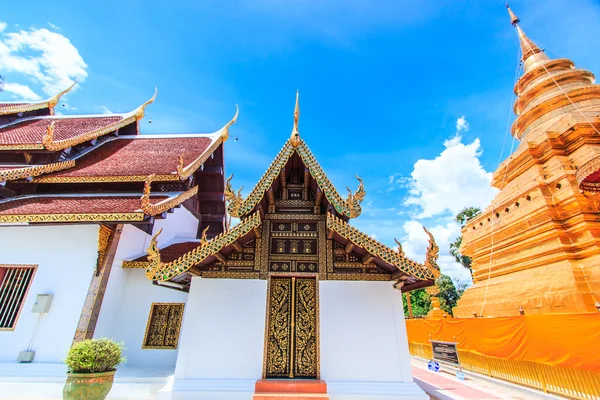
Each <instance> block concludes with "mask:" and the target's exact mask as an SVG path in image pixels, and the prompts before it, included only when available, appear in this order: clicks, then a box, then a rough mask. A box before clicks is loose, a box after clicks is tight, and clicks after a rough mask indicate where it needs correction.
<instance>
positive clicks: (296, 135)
mask: <svg viewBox="0 0 600 400" xmlns="http://www.w3.org/2000/svg"><path fill="white" fill-rule="evenodd" d="M299 120H300V91H299V90H296V107H294V127H293V128H292V134H291V136H290V143H291V144H292V147H298V145H300V142H301V139H300V132H299V131H298V121H299Z"/></svg>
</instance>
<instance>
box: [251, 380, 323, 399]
mask: <svg viewBox="0 0 600 400" xmlns="http://www.w3.org/2000/svg"><path fill="white" fill-rule="evenodd" d="M282 398H284V399H285V398H288V399H295V400H314V399H329V396H327V384H326V383H325V381H317V380H309V379H306V380H302V379H293V380H292V379H290V380H274V379H262V380H258V381H256V385H255V388H254V397H253V400H277V399H282Z"/></svg>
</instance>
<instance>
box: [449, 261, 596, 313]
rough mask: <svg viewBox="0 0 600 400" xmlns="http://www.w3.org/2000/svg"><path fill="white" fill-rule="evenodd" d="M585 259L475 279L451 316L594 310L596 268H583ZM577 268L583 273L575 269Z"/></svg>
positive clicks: (583, 311) (584, 311)
mask: <svg viewBox="0 0 600 400" xmlns="http://www.w3.org/2000/svg"><path fill="white" fill-rule="evenodd" d="M588 261H591V260H585V262H582V263H581V267H582V268H576V266H574V265H572V264H571V262H569V261H566V260H565V261H561V262H557V263H552V264H547V265H544V266H540V267H536V268H529V269H525V270H521V271H516V272H512V273H510V274H506V275H501V276H495V277H492V278H490V279H489V280H488V281H487V282H486V281H485V280H482V281H478V282H476V283H475V284H474V285H473V286H471V287H470V288H468V289H467V290H466V291H465V293H464V294H463V295H462V297H461V299H460V300H459V301H458V305H457V306H456V307H454V309H453V312H454V316H455V317H458V318H469V317H473V316H474V314H476V315H477V316H480V317H481V316H483V317H508V316H516V315H519V310H523V312H525V314H551V313H573V314H578V313H586V312H598V311H597V310H596V308H595V300H594V298H593V296H592V295H591V293H590V292H589V291H590V286H594V285H593V282H594V280H593V279H592V278H593V276H594V274H593V273H592V272H594V271H596V272H597V271H598V270H600V268H598V267H588V268H586V267H587V265H586V264H587V262H588ZM578 269H579V270H581V271H583V272H585V273H577V272H576V271H577V270H578ZM586 270H587V271H586ZM585 275H587V277H586V276H585ZM597 275H598V274H597ZM599 280H600V279H598V278H596V282H597V281H599ZM482 309H483V310H482ZM482 314H483V315H482Z"/></svg>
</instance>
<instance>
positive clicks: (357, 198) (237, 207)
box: [226, 140, 366, 218]
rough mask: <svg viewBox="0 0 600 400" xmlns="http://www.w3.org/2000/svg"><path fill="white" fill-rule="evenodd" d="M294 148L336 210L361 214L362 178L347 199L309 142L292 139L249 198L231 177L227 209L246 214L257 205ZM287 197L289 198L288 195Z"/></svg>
mask: <svg viewBox="0 0 600 400" xmlns="http://www.w3.org/2000/svg"><path fill="white" fill-rule="evenodd" d="M294 152H297V153H298V155H300V157H301V158H302V161H303V162H304V164H305V165H306V166H307V167H308V169H309V171H310V173H311V175H312V176H313V178H314V179H315V180H316V181H317V184H318V185H319V187H320V188H321V189H322V190H323V192H324V193H325V197H326V198H327V200H329V202H330V203H331V204H332V205H333V207H334V208H335V209H336V211H337V212H339V213H340V214H342V215H345V216H347V217H349V218H355V217H357V216H359V215H360V213H361V211H362V210H361V206H360V203H361V202H362V200H363V199H364V195H365V193H366V192H365V191H364V185H363V184H362V181H361V180H360V178H358V177H357V178H358V179H359V182H361V183H360V184H359V188H358V190H357V191H356V192H355V193H354V194H352V193H351V194H350V196H348V199H347V200H344V199H343V198H342V197H341V196H340V194H339V193H338V192H337V190H336V189H335V187H334V186H333V184H332V183H331V182H330V181H329V178H327V175H325V172H324V171H323V169H322V168H321V166H320V165H319V163H318V162H317V160H316V158H315V157H314V155H313V154H312V153H311V152H310V150H309V149H308V146H307V145H306V143H305V142H304V141H302V140H301V141H300V144H299V145H298V146H297V147H294V146H293V145H292V144H291V141H290V140H288V141H287V142H286V143H285V144H284V146H283V148H282V149H281V151H280V152H279V153H278V154H277V156H276V157H275V159H274V160H273V162H272V163H271V165H270V166H269V168H268V169H267V171H266V172H265V174H264V175H263V176H262V177H261V178H260V180H259V181H258V183H257V185H256V186H255V187H254V189H252V191H251V192H250V194H249V195H248V197H246V199H243V198H242V197H241V189H240V190H239V191H238V194H237V195H236V194H235V192H234V191H233V189H232V188H231V185H230V180H231V178H230V179H228V181H227V182H228V185H227V186H228V188H227V190H226V198H227V200H228V202H229V204H228V207H227V212H228V213H229V214H230V215H231V216H234V217H244V216H245V215H247V214H248V213H250V212H252V210H253V209H254V207H255V206H256V205H257V204H258V203H259V202H260V201H261V199H262V198H263V196H264V194H265V192H266V191H267V190H269V188H270V187H271V185H272V184H273V181H274V180H275V179H277V178H278V177H279V176H280V173H281V171H282V169H283V168H284V167H285V164H286V163H287V161H288V160H289V158H290V157H291V156H292V154H294ZM232 177H233V176H232ZM284 200H286V199H285V196H284Z"/></svg>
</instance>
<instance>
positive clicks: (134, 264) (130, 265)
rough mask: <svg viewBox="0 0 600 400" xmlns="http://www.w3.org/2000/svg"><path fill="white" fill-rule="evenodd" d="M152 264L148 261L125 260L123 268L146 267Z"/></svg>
mask: <svg viewBox="0 0 600 400" xmlns="http://www.w3.org/2000/svg"><path fill="white" fill-rule="evenodd" d="M148 264H150V263H149V262H148V261H123V265H122V266H121V268H140V269H141V268H143V269H146V268H147V267H148Z"/></svg>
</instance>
